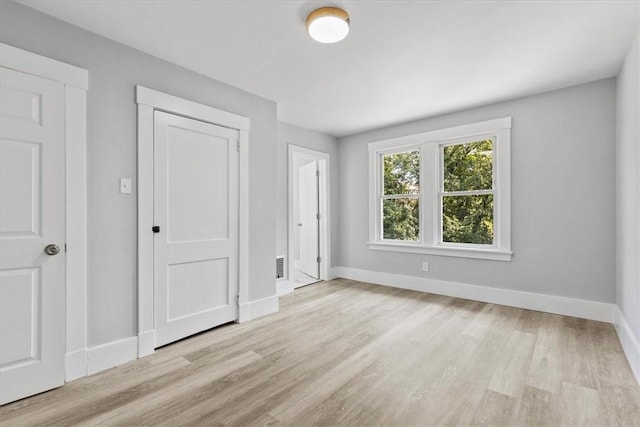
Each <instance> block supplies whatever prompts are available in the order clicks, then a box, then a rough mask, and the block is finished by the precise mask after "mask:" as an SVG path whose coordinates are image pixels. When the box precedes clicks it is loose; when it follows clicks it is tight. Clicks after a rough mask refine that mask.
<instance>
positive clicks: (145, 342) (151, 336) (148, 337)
mask: <svg viewBox="0 0 640 427" xmlns="http://www.w3.org/2000/svg"><path fill="white" fill-rule="evenodd" d="M155 349H156V331H155V330H153V329H152V330H150V331H144V332H140V333H138V357H139V358H140V357H144V356H148V355H150V354H153V352H154V351H155Z"/></svg>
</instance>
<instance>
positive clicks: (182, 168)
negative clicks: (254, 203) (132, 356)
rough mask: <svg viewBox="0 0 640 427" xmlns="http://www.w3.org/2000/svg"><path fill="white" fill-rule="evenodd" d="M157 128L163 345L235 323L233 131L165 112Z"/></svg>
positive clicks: (159, 341) (158, 314) (158, 303)
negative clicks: (223, 324)
mask: <svg viewBox="0 0 640 427" xmlns="http://www.w3.org/2000/svg"><path fill="white" fill-rule="evenodd" d="M154 121H155V125H154V128H155V136H154V224H155V225H156V226H158V227H159V232H157V233H156V234H155V238H154V284H155V330H156V338H155V339H156V341H155V343H156V346H161V345H164V344H167V343H170V342H173V341H176V340H178V339H181V338H184V337H186V336H189V335H192V334H195V333H197V332H200V331H203V330H206V329H209V328H212V327H214V326H217V325H220V324H222V323H227V322H230V321H233V320H235V319H237V316H238V305H237V295H238V149H237V143H238V131H236V130H231V129H227V128H223V127H220V126H215V125H212V124H209V123H204V122H200V121H197V120H192V119H187V118H184V117H180V116H176V115H172V114H167V113H162V112H155V114H154ZM150 231H151V230H150Z"/></svg>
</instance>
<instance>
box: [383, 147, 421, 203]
mask: <svg viewBox="0 0 640 427" xmlns="http://www.w3.org/2000/svg"><path fill="white" fill-rule="evenodd" d="M383 166H384V194H418V193H419V192H420V152H419V151H409V152H406V153H394V154H385V155H384V157H383Z"/></svg>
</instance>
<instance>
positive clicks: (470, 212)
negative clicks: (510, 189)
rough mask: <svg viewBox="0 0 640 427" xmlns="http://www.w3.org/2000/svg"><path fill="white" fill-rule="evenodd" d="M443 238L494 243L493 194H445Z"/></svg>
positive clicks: (453, 241)
mask: <svg viewBox="0 0 640 427" xmlns="http://www.w3.org/2000/svg"><path fill="white" fill-rule="evenodd" d="M442 240H443V241H444V242H451V243H475V244H480V245H490V244H492V243H493V195H491V194H485V195H480V196H445V197H443V199H442Z"/></svg>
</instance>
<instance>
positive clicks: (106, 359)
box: [87, 337, 138, 375]
mask: <svg viewBox="0 0 640 427" xmlns="http://www.w3.org/2000/svg"><path fill="white" fill-rule="evenodd" d="M137 358H138V337H131V338H125V339H122V340H118V341H113V342H110V343H107V344H103V345H99V346H97V347H93V348H90V349H89V350H88V351H87V375H92V374H95V373H97V372H100V371H104V370H105V369H109V368H113V367H114V366H118V365H122V364H123V363H126V362H129V361H131V360H135V359H137Z"/></svg>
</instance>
